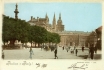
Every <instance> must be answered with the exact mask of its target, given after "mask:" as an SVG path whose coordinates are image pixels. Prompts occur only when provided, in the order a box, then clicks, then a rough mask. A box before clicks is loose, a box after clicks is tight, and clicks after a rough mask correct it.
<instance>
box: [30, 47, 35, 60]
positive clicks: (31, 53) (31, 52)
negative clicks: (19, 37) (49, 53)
mask: <svg viewBox="0 0 104 70" xmlns="http://www.w3.org/2000/svg"><path fill="white" fill-rule="evenodd" d="M29 52H30V59H32V55H34V53H33V50H32V48H31V47H30V51H29Z"/></svg>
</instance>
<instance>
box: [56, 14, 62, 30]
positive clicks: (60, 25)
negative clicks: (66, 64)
mask: <svg viewBox="0 0 104 70" xmlns="http://www.w3.org/2000/svg"><path fill="white" fill-rule="evenodd" d="M57 31H64V25H62V20H61V13H60V14H59V19H58V21H57Z"/></svg>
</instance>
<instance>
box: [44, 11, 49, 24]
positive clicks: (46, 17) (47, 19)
mask: <svg viewBox="0 0 104 70" xmlns="http://www.w3.org/2000/svg"><path fill="white" fill-rule="evenodd" d="M45 19H46V24H48V23H49V18H48V15H47V13H46V16H45Z"/></svg>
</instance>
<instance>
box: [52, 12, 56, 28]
mask: <svg viewBox="0 0 104 70" xmlns="http://www.w3.org/2000/svg"><path fill="white" fill-rule="evenodd" d="M53 28H54V30H56V18H55V13H54V16H53Z"/></svg>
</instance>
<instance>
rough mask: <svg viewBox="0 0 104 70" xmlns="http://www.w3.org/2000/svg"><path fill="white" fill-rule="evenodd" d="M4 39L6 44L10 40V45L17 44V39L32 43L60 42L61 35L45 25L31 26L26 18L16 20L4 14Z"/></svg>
mask: <svg viewBox="0 0 104 70" xmlns="http://www.w3.org/2000/svg"><path fill="white" fill-rule="evenodd" d="M2 40H3V43H4V45H5V43H6V42H8V41H10V45H15V41H16V40H18V41H21V42H22V43H27V42H30V43H31V44H32V42H35V43H38V44H41V43H50V42H52V43H59V42H60V36H59V34H57V33H51V32H49V31H47V30H46V29H45V28H44V27H40V26H36V25H35V26H31V25H30V24H29V23H28V22H26V21H24V20H20V19H18V20H16V19H14V18H10V17H8V16H5V15H3V29H2Z"/></svg>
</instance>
